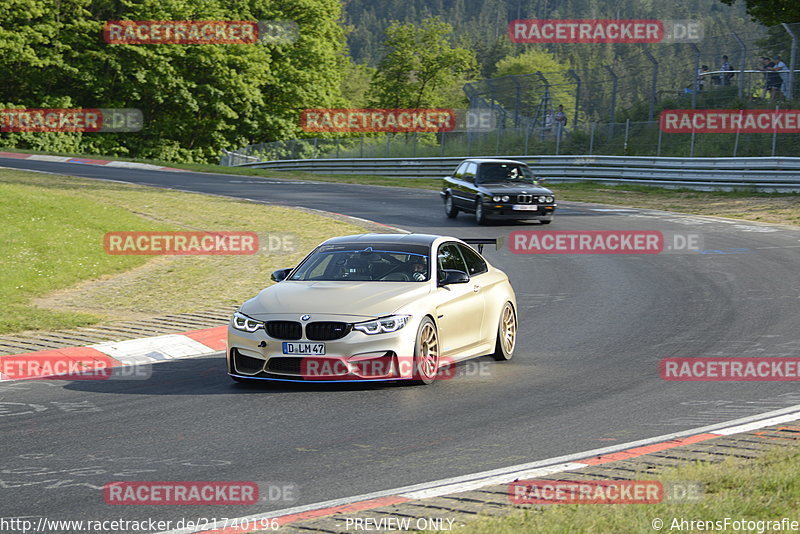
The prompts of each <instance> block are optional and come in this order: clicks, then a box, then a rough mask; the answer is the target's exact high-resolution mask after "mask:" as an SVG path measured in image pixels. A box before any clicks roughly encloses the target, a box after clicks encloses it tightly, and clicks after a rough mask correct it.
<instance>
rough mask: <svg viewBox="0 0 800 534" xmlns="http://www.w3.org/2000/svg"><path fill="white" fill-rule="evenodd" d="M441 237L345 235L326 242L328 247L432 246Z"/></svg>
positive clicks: (422, 235)
mask: <svg viewBox="0 0 800 534" xmlns="http://www.w3.org/2000/svg"><path fill="white" fill-rule="evenodd" d="M440 237H443V236H440V235H432V234H356V235H343V236H340V237H333V238H331V239H328V240H327V241H325V243H324V244H326V245H345V244H357V245H363V244H368V243H386V244H390V243H393V244H403V245H427V246H430V245H432V244H433V242H434V241H436V240H437V239H439V238H440Z"/></svg>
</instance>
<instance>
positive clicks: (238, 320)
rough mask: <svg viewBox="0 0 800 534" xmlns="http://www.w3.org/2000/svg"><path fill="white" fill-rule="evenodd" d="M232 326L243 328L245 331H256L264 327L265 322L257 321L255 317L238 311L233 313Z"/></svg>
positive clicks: (237, 328) (238, 328)
mask: <svg viewBox="0 0 800 534" xmlns="http://www.w3.org/2000/svg"><path fill="white" fill-rule="evenodd" d="M231 326H233V327H234V328H235V329H236V330H242V331H243V332H255V331H256V330H258V329H259V328H263V326H264V323H262V322H261V321H256V320H255V319H251V318H250V317H248V316H246V315H245V314H243V313H239V312H236V313H234V314H233V320H232V321H231Z"/></svg>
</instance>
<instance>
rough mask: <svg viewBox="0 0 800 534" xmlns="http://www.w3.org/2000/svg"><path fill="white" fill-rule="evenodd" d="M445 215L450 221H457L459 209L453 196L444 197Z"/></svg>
mask: <svg viewBox="0 0 800 534" xmlns="http://www.w3.org/2000/svg"><path fill="white" fill-rule="evenodd" d="M444 214H445V215H447V218H448V219H455V218H456V216H457V215H458V208H457V207H456V203H455V202H453V195H451V194H450V193H447V194H446V195H445V197H444Z"/></svg>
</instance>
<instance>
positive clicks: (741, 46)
mask: <svg viewBox="0 0 800 534" xmlns="http://www.w3.org/2000/svg"><path fill="white" fill-rule="evenodd" d="M731 35H733V38H734V39H736V42H737V43H739V49H740V50H741V51H742V54H741V56H740V57H739V61H740V62H741V63H740V64H741V66H742V67H741V68H740V69H739V98H743V97H744V65H745V63H747V45H746V44H744V41H742V40H741V39H740V38H739V36H738V35H737V34H736V32H732V33H731ZM737 134H738V132H737Z"/></svg>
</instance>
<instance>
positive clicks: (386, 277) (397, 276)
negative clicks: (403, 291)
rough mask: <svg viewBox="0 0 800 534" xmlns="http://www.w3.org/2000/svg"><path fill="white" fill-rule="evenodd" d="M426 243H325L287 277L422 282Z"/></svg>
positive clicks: (425, 271)
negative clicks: (418, 244)
mask: <svg viewBox="0 0 800 534" xmlns="http://www.w3.org/2000/svg"><path fill="white" fill-rule="evenodd" d="M427 252H428V250H427V247H415V246H402V247H398V246H396V245H384V246H381V245H373V246H368V247H364V245H361V244H360V245H356V246H354V245H325V246H322V247H320V248H318V249H317V250H315V251H314V252H313V253H312V254H310V255H309V256H308V257H307V258H306V259H305V260H304V261H303V263H301V264H300V266H299V267H298V268H297V269H296V270H295V272H294V273H292V275H291V276H290V277H289V280H308V281H311V280H313V281H347V280H351V281H373V282H378V281H380V282H424V281H427V280H429V279H430V268H429V262H428V254H427Z"/></svg>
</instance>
